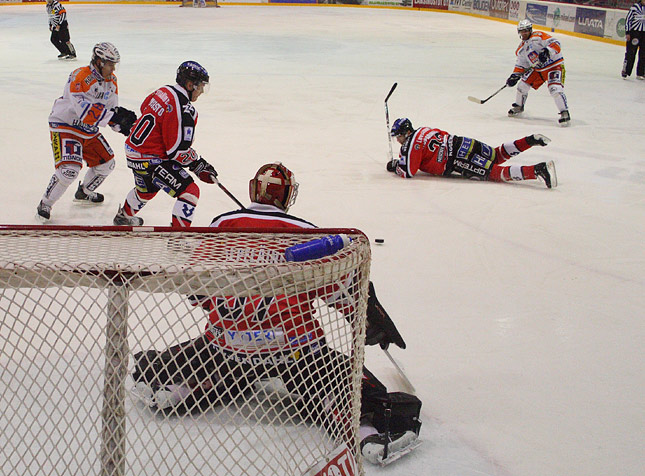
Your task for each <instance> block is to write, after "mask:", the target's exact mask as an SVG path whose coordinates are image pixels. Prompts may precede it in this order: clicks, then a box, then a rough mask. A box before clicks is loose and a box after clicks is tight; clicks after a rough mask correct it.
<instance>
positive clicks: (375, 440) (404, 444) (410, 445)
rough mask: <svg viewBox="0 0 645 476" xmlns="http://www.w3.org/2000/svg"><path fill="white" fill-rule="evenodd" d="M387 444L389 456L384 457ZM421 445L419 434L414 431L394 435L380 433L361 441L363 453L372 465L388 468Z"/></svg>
mask: <svg viewBox="0 0 645 476" xmlns="http://www.w3.org/2000/svg"><path fill="white" fill-rule="evenodd" d="M386 444H387V455H386V456H384V455H385V446H386ZM420 444H421V442H420V441H419V439H418V436H417V434H416V433H415V432H413V431H406V432H403V433H394V434H387V433H378V434H375V435H370V436H368V437H366V438H365V439H363V441H361V453H362V454H363V457H364V458H365V459H366V460H367V461H369V462H370V463H372V464H378V465H380V466H386V465H388V464H390V463H392V462H393V461H396V460H397V459H399V458H400V457H401V456H405V455H406V454H408V453H409V452H411V451H412V450H413V449H415V448H416V447H418V446H419V445H420Z"/></svg>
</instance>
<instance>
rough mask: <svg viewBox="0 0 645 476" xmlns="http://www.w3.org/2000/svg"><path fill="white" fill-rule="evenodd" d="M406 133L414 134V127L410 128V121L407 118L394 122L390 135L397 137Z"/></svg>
mask: <svg viewBox="0 0 645 476" xmlns="http://www.w3.org/2000/svg"><path fill="white" fill-rule="evenodd" d="M408 132H414V127H412V122H410V119H408V118H407V117H402V118H400V119H397V120H396V121H394V124H393V125H392V130H391V131H390V135H391V136H392V137H394V136H398V135H404V134H406V133H408Z"/></svg>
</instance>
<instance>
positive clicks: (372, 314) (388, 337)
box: [365, 281, 406, 349]
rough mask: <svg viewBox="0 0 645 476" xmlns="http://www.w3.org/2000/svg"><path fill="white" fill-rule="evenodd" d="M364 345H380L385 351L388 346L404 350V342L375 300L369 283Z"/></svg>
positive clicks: (372, 287)
mask: <svg viewBox="0 0 645 476" xmlns="http://www.w3.org/2000/svg"><path fill="white" fill-rule="evenodd" d="M365 344H366V345H376V344H378V345H380V346H381V348H382V349H387V348H388V347H389V345H390V344H395V345H397V346H399V347H400V348H402V349H405V347H406V345H405V341H404V340H403V337H401V334H399V331H398V330H397V328H396V326H395V325H394V322H392V319H390V316H389V315H388V314H387V312H386V311H385V309H384V308H383V306H382V305H381V303H380V302H379V301H378V299H376V292H375V291H374V284H372V282H371V281H370V284H369V292H368V295H367V329H366V330H365Z"/></svg>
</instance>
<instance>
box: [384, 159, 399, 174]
mask: <svg viewBox="0 0 645 476" xmlns="http://www.w3.org/2000/svg"><path fill="white" fill-rule="evenodd" d="M397 163H398V161H397V160H390V161H389V162H388V163H387V165H386V166H385V168H386V169H387V171H388V172H395V173H396V165H397Z"/></svg>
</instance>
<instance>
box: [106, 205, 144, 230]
mask: <svg viewBox="0 0 645 476" xmlns="http://www.w3.org/2000/svg"><path fill="white" fill-rule="evenodd" d="M112 223H114V224H115V225H116V226H141V225H143V218H139V217H129V216H127V215H126V214H125V212H124V211H123V207H119V211H118V212H117V213H116V215H115V216H114V219H113V220H112Z"/></svg>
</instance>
